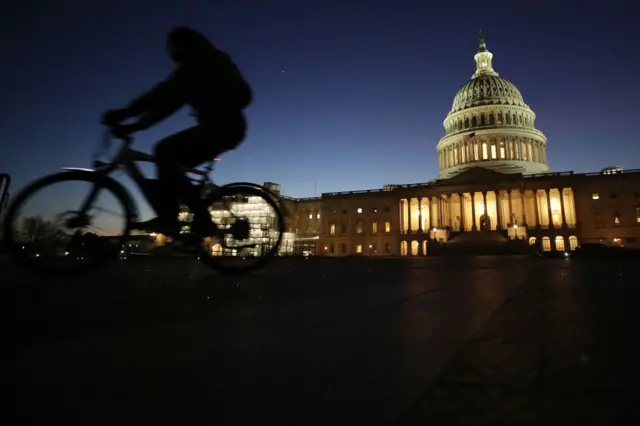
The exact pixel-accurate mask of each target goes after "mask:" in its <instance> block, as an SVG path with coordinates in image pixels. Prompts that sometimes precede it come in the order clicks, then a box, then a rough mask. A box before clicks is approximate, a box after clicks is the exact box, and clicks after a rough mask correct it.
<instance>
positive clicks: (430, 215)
mask: <svg viewBox="0 0 640 426" xmlns="http://www.w3.org/2000/svg"><path fill="white" fill-rule="evenodd" d="M427 208H428V209H429V231H431V230H432V229H433V220H432V218H433V209H432V208H431V197H427Z"/></svg>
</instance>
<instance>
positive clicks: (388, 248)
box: [384, 243, 391, 253]
mask: <svg viewBox="0 0 640 426" xmlns="http://www.w3.org/2000/svg"><path fill="white" fill-rule="evenodd" d="M384 252H385V253H391V243H384Z"/></svg>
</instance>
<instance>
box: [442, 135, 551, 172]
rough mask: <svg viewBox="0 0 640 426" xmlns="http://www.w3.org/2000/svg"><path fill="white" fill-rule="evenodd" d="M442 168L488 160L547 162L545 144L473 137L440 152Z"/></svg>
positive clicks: (521, 140)
mask: <svg viewBox="0 0 640 426" xmlns="http://www.w3.org/2000/svg"><path fill="white" fill-rule="evenodd" d="M438 154H439V166H440V170H442V169H446V168H449V167H453V166H458V165H461V164H467V163H474V162H477V161H488V160H521V161H534V162H537V163H543V164H547V152H546V148H545V144H544V143H543V142H541V141H538V140H535V139H524V138H504V139H499V140H496V139H493V138H492V139H490V140H483V139H482V138H479V139H476V138H473V139H472V140H469V141H464V140H462V141H459V142H454V143H451V144H449V145H447V146H446V147H445V148H443V149H441V150H440V151H439V152H438Z"/></svg>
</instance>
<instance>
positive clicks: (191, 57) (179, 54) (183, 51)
mask: <svg viewBox="0 0 640 426" xmlns="http://www.w3.org/2000/svg"><path fill="white" fill-rule="evenodd" d="M167 49H168V50H169V54H170V55H171V58H172V59H173V60H174V61H175V62H176V63H177V64H179V65H185V64H189V63H194V62H200V61H202V60H203V59H204V58H207V57H209V55H211V54H212V53H214V52H215V51H216V48H215V46H214V45H213V44H211V42H210V41H209V40H207V38H206V37H205V36H203V35H202V34H201V33H200V32H198V31H196V30H194V29H193V28H189V27H177V28H174V29H173V30H171V32H170V33H169V36H168V37H167Z"/></svg>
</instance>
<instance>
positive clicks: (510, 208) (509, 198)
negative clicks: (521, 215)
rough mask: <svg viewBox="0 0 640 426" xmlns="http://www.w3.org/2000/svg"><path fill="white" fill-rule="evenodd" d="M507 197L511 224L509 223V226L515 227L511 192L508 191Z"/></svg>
mask: <svg viewBox="0 0 640 426" xmlns="http://www.w3.org/2000/svg"><path fill="white" fill-rule="evenodd" d="M507 197H508V200H509V222H507V226H509V225H515V223H511V221H512V220H513V206H512V205H511V203H512V201H511V190H510V189H509V190H507Z"/></svg>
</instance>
